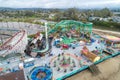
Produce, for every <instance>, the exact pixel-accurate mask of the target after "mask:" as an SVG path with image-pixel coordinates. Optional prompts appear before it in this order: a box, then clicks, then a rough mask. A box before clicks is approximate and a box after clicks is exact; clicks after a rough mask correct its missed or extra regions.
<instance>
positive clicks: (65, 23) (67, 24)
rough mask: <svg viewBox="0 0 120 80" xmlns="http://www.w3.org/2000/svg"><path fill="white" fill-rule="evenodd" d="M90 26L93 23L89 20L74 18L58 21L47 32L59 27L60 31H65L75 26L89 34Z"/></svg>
mask: <svg viewBox="0 0 120 80" xmlns="http://www.w3.org/2000/svg"><path fill="white" fill-rule="evenodd" d="M92 26H93V24H92V23H90V22H86V23H83V22H79V21H74V20H62V21H60V22H59V23H57V24H56V25H55V27H54V28H53V29H51V30H50V31H49V33H54V32H56V31H58V30H59V29H61V31H66V30H67V29H71V28H75V29H76V30H79V31H80V32H87V33H89V34H91V33H92Z"/></svg>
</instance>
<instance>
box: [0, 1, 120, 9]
mask: <svg viewBox="0 0 120 80" xmlns="http://www.w3.org/2000/svg"><path fill="white" fill-rule="evenodd" d="M0 7H12V8H71V7H76V8H104V7H107V8H120V0H0Z"/></svg>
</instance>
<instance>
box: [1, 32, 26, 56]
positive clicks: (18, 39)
mask: <svg viewBox="0 0 120 80" xmlns="http://www.w3.org/2000/svg"><path fill="white" fill-rule="evenodd" d="M27 43H28V40H27V32H26V31H25V30H22V31H19V32H18V33H16V34H14V35H13V36H12V37H11V38H9V39H8V40H6V42H5V43H3V44H2V45H1V46H0V56H2V57H5V56H6V55H8V54H10V53H24V50H25V48H26V45H27Z"/></svg>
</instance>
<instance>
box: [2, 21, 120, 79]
mask: <svg viewBox="0 0 120 80" xmlns="http://www.w3.org/2000/svg"><path fill="white" fill-rule="evenodd" d="M2 24H5V23H2ZM19 24H20V23H19ZM93 25H94V24H93V23H91V22H80V21H75V20H62V21H60V22H58V23H54V25H53V23H50V22H45V23H44V26H43V27H42V28H41V27H39V26H36V25H29V24H26V25H25V28H22V23H21V26H19V28H15V27H2V26H0V36H1V39H0V76H1V78H0V79H1V80H13V79H12V77H14V80H64V79H66V78H68V77H70V76H72V75H75V74H76V73H80V72H82V71H83V70H86V69H88V68H89V69H90V70H91V72H93V73H95V74H97V73H98V72H99V70H98V69H97V68H96V65H97V64H99V63H101V62H103V61H105V60H107V59H109V58H112V57H115V56H117V55H119V54H120V38H119V37H117V36H113V35H109V34H103V33H98V32H94V31H93ZM32 27H33V28H32ZM34 27H36V28H34ZM4 75H7V76H8V77H6V78H5V77H4ZM13 75H14V76H13ZM19 75H20V76H21V77H20V76H19ZM11 76H12V77H11ZM22 76H23V77H22ZM19 78H20V79H19Z"/></svg>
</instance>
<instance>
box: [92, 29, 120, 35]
mask: <svg viewBox="0 0 120 80" xmlns="http://www.w3.org/2000/svg"><path fill="white" fill-rule="evenodd" d="M93 31H100V32H106V33H112V34H120V32H116V31H109V30H101V29H93Z"/></svg>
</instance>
